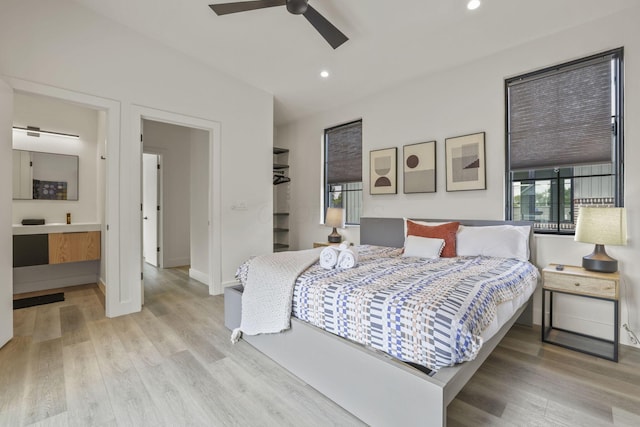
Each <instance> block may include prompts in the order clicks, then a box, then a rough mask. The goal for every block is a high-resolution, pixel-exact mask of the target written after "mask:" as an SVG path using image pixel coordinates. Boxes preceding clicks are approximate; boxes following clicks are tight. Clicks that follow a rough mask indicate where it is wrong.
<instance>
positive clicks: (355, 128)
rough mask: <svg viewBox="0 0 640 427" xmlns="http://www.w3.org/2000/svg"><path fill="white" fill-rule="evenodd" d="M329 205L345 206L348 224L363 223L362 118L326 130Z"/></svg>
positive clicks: (326, 182) (326, 179)
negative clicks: (361, 218) (361, 219)
mask: <svg viewBox="0 0 640 427" xmlns="http://www.w3.org/2000/svg"><path fill="white" fill-rule="evenodd" d="M324 159H325V165H324V166H325V167H324V188H325V197H324V200H325V203H324V207H325V211H326V208H343V209H344V210H345V216H346V223H347V224H360V213H361V212H362V120H358V121H355V122H351V123H347V124H344V125H340V126H336V127H332V128H329V129H325V131H324Z"/></svg>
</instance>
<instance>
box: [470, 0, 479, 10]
mask: <svg viewBox="0 0 640 427" xmlns="http://www.w3.org/2000/svg"><path fill="white" fill-rule="evenodd" d="M479 7H480V0H469V3H467V9H469V10H476V9H477V8H479Z"/></svg>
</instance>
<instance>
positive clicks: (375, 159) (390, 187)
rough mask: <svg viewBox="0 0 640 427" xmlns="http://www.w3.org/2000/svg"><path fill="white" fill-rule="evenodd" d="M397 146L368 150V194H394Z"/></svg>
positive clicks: (396, 172) (396, 175) (396, 177)
mask: <svg viewBox="0 0 640 427" xmlns="http://www.w3.org/2000/svg"><path fill="white" fill-rule="evenodd" d="M397 153H398V149H397V148H395V147H394V148H386V149H384V150H373V151H370V152H369V194H396V193H397V181H398V168H397V166H396V165H397V161H398V160H397Z"/></svg>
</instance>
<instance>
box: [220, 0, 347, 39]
mask: <svg viewBox="0 0 640 427" xmlns="http://www.w3.org/2000/svg"><path fill="white" fill-rule="evenodd" d="M285 5H286V6H287V10H288V11H289V13H292V14H294V15H302V16H304V17H305V18H307V21H309V23H311V25H313V26H314V27H315V29H316V30H317V31H318V32H319V33H320V35H321V36H322V37H324V39H325V40H326V41H327V42H328V43H329V44H330V45H331V47H332V48H334V49H336V48H338V47H339V46H340V45H342V44H343V43H344V42H346V41H347V40H349V38H348V37H347V36H345V35H344V34H343V33H342V32H341V31H340V30H339V29H337V28H336V27H335V26H334V25H333V24H332V23H331V22H329V21H327V19H326V18H325V17H324V16H322V15H320V13H319V12H318V11H317V10H315V9H314V8H313V7H311V6H309V0H255V1H241V2H233V3H218V4H210V5H209V7H210V8H211V9H213V11H214V12H215V13H216V15H227V14H229V13H237V12H247V11H249V10H256V9H264V8H267V7H274V6H285Z"/></svg>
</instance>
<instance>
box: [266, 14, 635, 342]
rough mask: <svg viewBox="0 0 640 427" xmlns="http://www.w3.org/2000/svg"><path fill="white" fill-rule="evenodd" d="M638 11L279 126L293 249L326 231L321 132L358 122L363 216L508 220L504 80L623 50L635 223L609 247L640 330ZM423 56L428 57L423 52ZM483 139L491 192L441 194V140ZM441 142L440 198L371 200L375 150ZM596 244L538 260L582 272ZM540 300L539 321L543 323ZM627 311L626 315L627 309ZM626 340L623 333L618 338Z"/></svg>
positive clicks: (550, 249) (580, 321) (601, 321)
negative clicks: (619, 243)
mask: <svg viewBox="0 0 640 427" xmlns="http://www.w3.org/2000/svg"><path fill="white" fill-rule="evenodd" d="M639 16H640V6H638V7H636V8H635V9H631V10H627V11H625V12H624V13H621V14H617V15H613V16H610V17H608V18H605V19H602V20H601V21H599V22H596V23H590V24H589V25H585V26H581V27H577V28H573V29H571V30H568V31H565V32H562V33H559V34H556V35H554V36H551V37H547V38H544V39H540V40H536V41H532V42H530V43H527V44H526V45H522V46H519V47H517V48H513V49H510V50H508V51H504V52H502V53H499V54H496V55H493V56H491V57H487V58H484V59H482V60H479V61H475V62H471V63H467V64H464V65H463V66H460V67H457V68H454V69H450V70H447V71H445V72H441V73H438V74H434V75H427V76H423V77H422V78H419V79H416V80H414V81H410V82H406V83H405V84H403V85H400V86H397V87H394V88H391V89H388V90H385V91H382V92H380V93H378V94H376V95H373V96H370V97H368V98H366V99H363V100H361V101H359V102H355V103H353V104H350V105H346V106H343V107H342V108H335V109H332V110H331V111H328V112H326V113H324V114H318V115H315V116H313V117H309V118H307V119H304V120H300V121H297V122H294V123H291V124H288V125H284V126H281V127H278V129H277V132H276V142H275V145H276V146H281V147H287V148H290V149H291V153H290V164H291V176H292V182H291V215H292V216H291V221H292V225H291V228H292V231H291V232H290V239H291V242H292V245H293V246H294V248H299V249H304V248H309V247H311V245H312V242H314V241H316V240H325V239H326V235H327V229H326V227H324V226H321V225H319V223H320V213H321V210H322V207H321V191H322V184H321V170H322V164H321V153H322V134H323V130H324V129H325V128H327V127H330V126H334V125H336V124H340V123H345V122H348V121H351V120H355V119H358V118H362V123H363V173H364V175H365V176H364V177H363V179H364V180H365V183H364V197H363V199H364V216H380V217H397V216H409V217H411V216H413V217H423V218H429V217H430V218H463V219H464V218H467V219H470V218H476V219H503V218H504V178H505V168H504V153H505V136H504V126H505V125H504V116H505V109H504V79H505V78H507V77H511V76H515V75H518V74H522V73H525V72H528V71H533V70H536V69H540V68H544V67H546V66H549V65H553V64H559V63H562V62H566V61H569V60H572V59H577V58H580V57H584V56H588V55H590V54H594V53H597V52H600V51H605V50H608V49H613V48H616V47H620V46H624V48H625V51H624V55H625V75H626V78H625V114H626V119H627V120H626V122H625V141H626V143H625V150H626V152H625V160H626V164H627V165H629V167H627V169H626V174H625V183H626V188H625V205H626V207H627V209H628V217H629V226H628V232H629V236H630V237H629V242H628V245H627V246H626V247H611V248H607V250H608V251H609V253H610V254H611V255H612V256H614V257H616V258H618V259H619V261H620V270H621V273H622V276H623V281H624V284H625V285H626V286H623V289H622V291H621V293H622V298H623V302H624V303H623V304H622V307H621V308H622V323H625V322H627V316H629V320H630V324H631V326H632V327H633V328H634V329H635V330H636V331H638V330H640V320H639V319H640V316H639V315H638V310H640V292H639V291H637V289H639V288H640V263H638V262H637V260H638V255H639V252H638V251H639V248H640V246H639V245H640V243H639V242H640V227H639V226H638V220H637V218H638V215H639V214H640V185H638V182H640V169H639V168H637V167H634V165H635V164H636V163H637V162H638V160H640V148H639V147H640V146H639V145H638V144H637V143H636V141H638V140H640V127H639V126H638V121H637V117H640V101H639V100H640V26H638V25H637V19H638V17H639ZM420 54H423V53H420ZM480 131H484V132H486V158H487V164H486V167H487V190H484V191H462V192H451V193H448V192H446V191H445V166H444V164H445V163H444V161H445V157H444V140H445V138H447V137H453V136H457V135H465V134H469V133H475V132H480ZM429 140H437V152H436V155H437V192H436V193H432V194H407V195H405V194H402V176H401V174H399V176H398V189H399V194H397V195H385V196H371V195H369V182H368V171H369V164H368V162H369V160H368V159H369V151H371V150H374V149H380V148H388V147H398V153H399V157H400V155H401V153H402V146H403V145H405V144H412V143H417V142H423V141H429ZM343 234H344V235H345V236H346V237H347V238H348V239H349V240H354V241H359V229H358V228H357V227H354V228H349V229H347V230H343ZM590 246H591V245H586V244H580V243H575V242H574V241H573V240H572V239H571V238H568V237H557V236H550V237H544V236H539V237H538V238H537V247H538V253H537V262H538V264H539V265H540V266H544V265H546V264H547V263H550V262H558V263H563V264H570V265H576V264H577V265H579V264H580V262H581V257H582V256H583V255H585V254H587V253H589V252H590V251H591V247H590ZM540 298H541V297H540V295H539V292H538V294H536V296H535V300H534V302H535V305H534V310H535V311H534V313H536V315H537V320H538V322H539V321H540V310H541V301H540ZM627 304H628V306H629V309H630V311H627V308H626V305H627ZM575 312H576V314H575V316H576V318H575V319H574V320H575V321H574V323H573V324H574V325H577V326H580V325H587V326H586V328H587V329H588V330H589V331H596V332H599V331H602V330H605V331H604V332H606V330H607V329H610V328H611V324H612V314H611V310H609V309H608V308H604V309H603V308H601V307H599V306H597V307H595V308H593V309H592V307H586V308H584V307H583V308H582V309H581V310H576V311H575ZM621 339H622V340H623V342H628V340H627V336H626V333H621Z"/></svg>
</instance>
